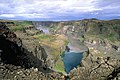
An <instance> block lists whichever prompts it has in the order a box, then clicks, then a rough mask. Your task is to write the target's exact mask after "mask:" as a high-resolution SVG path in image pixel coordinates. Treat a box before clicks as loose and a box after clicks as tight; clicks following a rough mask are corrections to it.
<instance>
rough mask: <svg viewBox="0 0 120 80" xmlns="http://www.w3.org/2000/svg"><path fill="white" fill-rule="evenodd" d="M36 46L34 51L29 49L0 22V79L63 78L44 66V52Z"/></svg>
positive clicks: (62, 79)
mask: <svg viewBox="0 0 120 80" xmlns="http://www.w3.org/2000/svg"><path fill="white" fill-rule="evenodd" d="M38 48H39V50H38V49H37V48H35V50H36V52H32V51H29V50H28V49H27V48H26V46H25V45H24V43H23V41H22V39H20V38H18V37H17V35H16V34H15V33H14V32H11V31H10V30H9V29H8V28H7V26H6V25H5V23H4V22H0V79H4V80H6V79H10V80H30V79H32V80H53V79H59V80H64V77H62V76H63V75H62V74H60V73H57V72H54V71H53V70H50V69H49V68H48V67H46V66H45V65H46V64H45V61H46V58H47V55H45V54H46V52H45V50H44V48H43V47H42V46H39V47H38ZM38 53H39V54H40V53H42V54H41V55H38ZM35 54H36V56H35ZM39 57H40V58H39Z"/></svg>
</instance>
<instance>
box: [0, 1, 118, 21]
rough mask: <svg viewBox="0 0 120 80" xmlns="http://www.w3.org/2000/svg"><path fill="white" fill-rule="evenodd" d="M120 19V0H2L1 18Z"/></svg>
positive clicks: (48, 19)
mask: <svg viewBox="0 0 120 80" xmlns="http://www.w3.org/2000/svg"><path fill="white" fill-rule="evenodd" d="M88 18H97V19H103V20H104V19H120V0H0V19H16V20H40V21H51V20H52V21H61V20H81V19H88Z"/></svg>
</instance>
